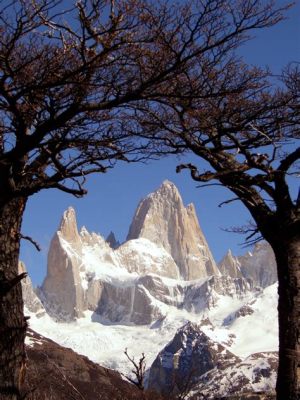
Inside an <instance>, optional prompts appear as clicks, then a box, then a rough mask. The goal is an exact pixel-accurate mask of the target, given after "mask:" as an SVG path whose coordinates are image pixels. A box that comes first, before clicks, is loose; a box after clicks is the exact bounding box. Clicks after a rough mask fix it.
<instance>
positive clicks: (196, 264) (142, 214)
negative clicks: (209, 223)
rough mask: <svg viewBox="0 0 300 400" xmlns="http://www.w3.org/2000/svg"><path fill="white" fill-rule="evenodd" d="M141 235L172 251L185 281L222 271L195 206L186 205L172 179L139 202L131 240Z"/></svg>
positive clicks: (131, 230)
mask: <svg viewBox="0 0 300 400" xmlns="http://www.w3.org/2000/svg"><path fill="white" fill-rule="evenodd" d="M138 238H146V239H149V240H151V242H153V243H156V244H157V245H158V246H162V247H163V248H164V249H165V250H166V251H167V252H168V253H169V254H171V256H172V257H173V259H174V261H175V263H176V264H177V265H178V268H179V272H180V276H181V278H182V279H184V280H192V279H199V278H204V277H206V276H209V275H218V274H219V270H218V268H217V266H216V263H215V261H214V259H213V256H212V254H211V252H210V250H209V247H208V244H207V242H206V239H205V237H204V235H203V232H202V230H201V228H200V226H199V222H198V219H197V215H196V211H195V207H194V205H193V204H189V205H188V206H187V207H184V205H183V202H182V199H181V196H180V194H179V192H178V189H177V188H176V186H175V185H174V184H173V183H172V182H169V181H164V182H163V184H162V185H161V186H160V187H159V189H158V190H156V191H155V192H154V193H151V194H150V195H149V196H147V197H146V198H145V199H143V200H142V201H141V202H140V204H139V205H138V207H137V210H136V212H135V215H134V217H133V221H132V223H131V225H130V228H129V232H128V236H127V240H130V239H138Z"/></svg>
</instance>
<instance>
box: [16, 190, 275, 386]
mask: <svg viewBox="0 0 300 400" xmlns="http://www.w3.org/2000/svg"><path fill="white" fill-rule="evenodd" d="M165 203H166V204H165ZM193 210H194V209H193V207H191V206H190V207H187V208H185V207H184V206H183V203H182V200H181V197H180V195H179V193H178V190H177V188H176V187H175V186H174V185H173V184H172V183H170V182H164V183H163V185H162V186H161V187H160V188H159V189H158V190H157V191H156V192H155V193H153V194H151V195H149V196H148V197H147V198H146V199H145V201H142V202H141V203H140V206H139V207H138V209H137V212H136V215H135V217H134V219H133V223H132V225H131V228H130V232H129V240H127V241H126V242H125V243H123V244H122V245H118V246H117V245H116V246H114V245H112V243H114V242H115V241H114V238H113V237H112V235H110V236H111V237H110V239H111V240H110V241H106V240H105V239H104V238H103V237H102V236H101V235H99V234H96V233H89V232H88V231H87V229H86V228H82V229H81V230H80V232H79V231H78V228H77V222H76V214H75V211H74V209H72V208H69V209H68V210H67V211H66V212H65V213H64V215H63V217H62V220H61V223H60V226H59V229H58V231H57V232H56V233H55V234H54V236H53V239H52V242H51V245H50V249H49V254H48V269H47V276H46V278H45V281H44V283H43V285H42V287H41V288H39V290H38V294H39V296H40V299H41V300H42V302H43V305H42V306H41V307H43V306H44V307H45V309H46V311H47V313H48V314H47V313H46V312H45V311H44V312H43V313H42V314H41V313H40V314H39V315H38V314H37V313H36V311H35V309H33V308H32V307H31V306H30V302H29V301H27V300H26V296H25V304H26V307H27V308H26V315H29V316H30V317H31V319H30V327H31V328H32V329H34V330H35V331H37V332H39V333H41V334H43V335H44V336H46V337H49V338H51V339H52V340H54V341H55V342H57V343H59V344H60V345H62V346H66V347H71V348H72V349H73V350H75V351H76V352H78V353H80V354H83V355H86V356H87V357H89V358H90V359H91V360H92V361H95V362H98V363H100V364H102V365H104V366H107V367H109V368H114V369H118V370H119V371H122V372H123V373H125V374H126V373H130V370H131V365H130V364H129V363H128V360H127V358H126V357H125V355H124V354H123V353H124V349H125V348H127V349H128V352H129V354H131V355H132V356H134V357H135V358H136V359H138V358H139V356H140V355H141V354H142V353H145V354H146V361H147V366H148V368H150V365H151V363H152V362H153V361H154V360H155V359H156V357H157V354H158V353H159V351H161V350H162V349H163V348H164V347H165V346H166V345H167V344H168V343H169V342H170V340H172V338H176V335H177V336H178V330H180V329H181V328H182V326H184V325H185V326H188V325H186V324H187V323H188V322H191V323H194V324H196V325H197V326H201V332H202V333H201V335H200V336H201V337H204V336H203V335H205V337H207V338H208V339H205V340H207V341H209V343H210V346H212V347H214V348H219V347H218V346H223V347H222V349H223V348H224V349H225V350H224V351H225V352H227V351H229V352H231V353H232V354H233V355H232V357H233V358H234V359H235V364H234V365H237V363H241V362H243V361H244V360H245V358H246V357H248V358H249V357H251V354H253V353H262V352H273V351H276V350H277V346H278V339H277V336H278V333H277V323H276V321H277V316H276V313H277V307H276V305H277V287H276V284H273V285H272V286H268V287H266V288H264V287H265V286H266V285H267V283H268V282H273V281H274V274H273V272H272V271H274V266H273V264H272V265H271V267H270V268H271V272H265V271H264V270H265V268H269V265H270V263H272V262H274V260H273V261H272V258H271V256H270V252H269V249H268V248H267V247H265V245H264V244H262V245H261V246H256V247H255V248H254V251H253V253H252V254H251V255H250V254H248V255H246V256H245V257H244V258H242V257H239V258H238V259H237V258H235V257H234V256H233V255H232V254H231V253H229V254H227V256H226V257H225V258H224V259H223V262H222V263H221V264H220V266H219V267H220V270H219V269H218V268H217V267H216V265H215V263H214V261H213V258H212V256H211V254H210V251H209V248H208V246H207V243H206V241H205V238H204V236H203V233H202V232H201V230H200V227H199V225H198V221H197V217H196V215H195V213H194V211H193ZM111 241H112V242H111ZM196 249H198V250H197V251H196ZM204 256H205V257H204ZM203 257H204V258H203ZM192 259H193V260H194V261H193V263H191V260H192ZM204 259H205V260H206V261H205V262H204V264H203V260H204ZM201 260H202V261H201ZM251 261H252V262H253V265H254V272H251V273H250V272H249V274H248V272H247V271H250V269H251ZM183 264H184V265H183ZM197 266H198V268H199V271H198V272H197ZM272 268H273V269H272ZM220 271H221V272H220ZM245 271H246V272H247V273H246V272H245ZM247 274H248V275H247ZM191 277H197V278H196V279H192V280H191V279H188V278H191ZM257 285H258V286H257ZM259 286H260V287H259ZM23 290H24V293H25V288H24V287H23ZM26 290H27V292H28V290H29V289H28V287H27V289H26ZM30 290H31V289H30ZM27 297H28V296H27ZM28 298H30V297H28ZM196 336H197V335H196ZM174 340H175V339H174ZM191 340H192V339H191ZM195 343H196V342H195ZM182 348H183V349H184V346H183V347H182ZM182 348H179V347H178V349H177V352H178V351H179V352H180V354H181V353H182V355H183V358H182V360H183V362H184V363H185V361H184V359H185V358H186V357H187V354H185V353H184V350H182ZM180 349H181V350H180ZM222 351H223V350H222ZM263 354H264V353H263ZM263 357H264V356H263V355H261V356H260V359H263ZM268 357H269V356H268ZM268 357H267V358H268ZM257 362H258V361H257ZM221 364H222V371H223V370H224V371H225V372H226V371H227V372H228V371H229V372H228V374H229V373H230V370H229V369H228V370H227V369H226V368H227V364H226V365H225V364H224V362H221ZM254 364H255V363H254ZM254 364H253V365H254ZM251 365H252V364H251ZM255 365H256V364H255ZM211 367H212V368H211V369H212V371H211V372H209V371H207V372H204V371H202V372H203V373H208V374H215V375H214V376H215V378H213V375H209V376H208V378H207V379H208V380H209V379H216V380H222V379H221V377H220V375H218V373H217V372H213V370H214V368H215V367H216V366H215V365H211ZM228 368H229V367H228ZM232 368H237V369H236V370H234V371H236V372H234V375H235V376H236V380H237V381H241V380H242V381H243V379H244V378H241V376H240V375H239V374H238V372H237V371H238V367H232ZM253 368H254V369H255V368H256V367H255V366H254V367H253ZM225 372H224V374H225ZM227 372H226V373H227ZM203 373H202V374H201V376H202V375H203ZM272 374H273V372H272ZM171 375H172V374H171ZM171 375H170V379H171ZM225 375H226V374H225ZM210 377H212V378H210ZM269 377H270V382H271V383H270V385H271V386H272V385H273V383H274V382H273V381H272V379H273V375H272V379H271V375H270V376H269ZM198 378H199V379H198ZM198 378H197V380H198V383H199V385H200V384H201V382H200V381H201V379H200V376H198ZM166 379H168V378H166ZM224 379H225V378H224ZM251 382H252V381H251ZM251 382H250V383H249V385H250V386H251V385H252V383H251ZM272 382H273V383H272ZM196 383H197V382H195V384H196ZM251 387H252V386H251ZM253 388H254V386H253ZM224 390H225V389H224Z"/></svg>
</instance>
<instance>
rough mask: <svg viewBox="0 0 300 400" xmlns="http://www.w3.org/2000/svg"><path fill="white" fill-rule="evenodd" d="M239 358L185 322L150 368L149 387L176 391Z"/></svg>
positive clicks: (166, 392) (181, 390)
mask: <svg viewBox="0 0 300 400" xmlns="http://www.w3.org/2000/svg"><path fill="white" fill-rule="evenodd" d="M240 361H241V360H240V359H239V358H238V357H236V356H235V355H234V354H233V353H231V352H230V351H228V350H227V349H226V348H225V347H224V346H223V345H222V344H220V343H217V342H215V341H213V340H212V339H210V338H209V336H207V335H206V334H205V333H204V332H203V331H202V330H201V328H200V327H199V326H198V325H197V324H195V323H191V322H188V323H187V324H185V325H184V326H183V327H181V328H180V329H178V331H177V332H176V334H175V336H174V337H173V339H172V340H171V341H170V342H169V343H168V344H167V345H166V346H165V348H164V349H163V350H161V351H160V352H159V354H158V355H157V357H156V359H155V360H154V362H153V364H152V365H151V368H150V372H149V380H148V387H149V388H150V389H155V390H156V391H157V392H160V393H162V394H165V395H170V394H175V395H176V394H178V393H182V392H184V391H187V390H188V391H189V390H190V389H191V388H192V387H193V386H194V385H195V384H196V383H198V382H199V379H200V377H201V376H202V375H203V374H205V373H206V372H208V371H210V370H212V369H214V368H222V369H223V368H226V367H227V366H229V365H234V364H237V363H238V362H240Z"/></svg>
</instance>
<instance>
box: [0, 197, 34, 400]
mask: <svg viewBox="0 0 300 400" xmlns="http://www.w3.org/2000/svg"><path fill="white" fill-rule="evenodd" d="M0 200H1V199H0ZM2 204H4V205H1V206H0V399H1V400H18V399H19V398H20V390H21V385H22V381H23V377H24V372H25V366H26V364H25V362H26V354H25V345H24V341H25V334H26V327H27V324H26V320H25V318H24V314H23V299H22V288H21V283H20V281H21V278H22V277H23V275H24V274H21V275H18V261H19V250H20V229H21V223H22V216H23V213H24V209H25V205H26V199H25V198H15V199H13V200H8V201H3V202H2Z"/></svg>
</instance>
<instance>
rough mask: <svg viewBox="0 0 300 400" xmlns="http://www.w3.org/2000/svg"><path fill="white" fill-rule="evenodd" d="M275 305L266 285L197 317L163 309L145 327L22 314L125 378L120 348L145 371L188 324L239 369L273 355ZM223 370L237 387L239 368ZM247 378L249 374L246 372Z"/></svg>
mask: <svg viewBox="0 0 300 400" xmlns="http://www.w3.org/2000/svg"><path fill="white" fill-rule="evenodd" d="M244 300H246V299H244ZM276 300H277V287H276V285H272V286H270V287H268V288H266V289H265V290H264V291H262V292H261V293H254V294H252V295H251V296H250V295H249V296H248V297H247V301H246V302H245V301H243V300H242V299H240V300H238V299H234V298H233V297H231V296H230V295H227V296H220V297H219V299H218V303H217V304H216V305H215V306H214V307H212V308H211V309H210V310H209V309H206V310H204V311H203V312H202V313H200V314H195V313H193V312H188V311H186V310H183V309H182V310H180V309H178V308H177V307H174V306H171V305H170V306H165V307H166V309H165V314H166V316H165V317H163V318H161V319H158V320H157V321H155V322H153V323H151V324H148V325H124V324H112V323H111V321H109V320H107V319H105V318H102V317H100V316H99V315H97V314H95V313H92V312H90V311H87V312H85V316H84V318H79V319H77V320H76V321H73V322H71V323H61V322H55V321H54V320H53V319H51V318H50V317H49V316H48V315H44V316H43V317H40V318H38V317H37V316H36V315H35V314H34V313H30V312H28V311H26V314H27V315H30V316H31V319H30V327H31V328H32V329H34V330H35V331H37V332H39V333H41V334H43V335H44V336H46V337H49V338H50V339H52V340H54V341H55V342H57V343H59V344H60V345H62V346H65V347H70V348H72V349H73V350H75V351H76V352H78V353H79V354H83V355H86V356H87V357H89V358H90V359H91V360H92V361H95V362H97V363H99V364H101V365H103V366H106V367H109V368H113V369H117V370H119V371H121V372H123V373H124V374H130V370H131V365H130V364H129V363H128V360H127V359H126V357H125V355H124V350H125V348H127V349H128V352H129V354H130V355H132V356H134V357H135V359H139V357H140V356H141V354H142V353H145V354H146V362H147V367H148V368H149V367H150V366H151V364H152V363H153V361H154V360H155V358H156V357H157V354H158V352H159V351H160V350H161V349H163V348H164V347H165V346H166V345H167V344H168V343H169V341H170V340H171V339H172V338H173V337H174V336H175V335H176V332H177V330H178V329H180V328H181V327H182V326H183V325H185V324H186V323H187V322H188V321H192V322H194V323H196V324H199V325H201V329H202V331H203V332H204V333H205V334H206V335H207V336H208V337H209V338H210V340H212V341H213V342H215V343H219V344H220V345H222V346H224V348H226V349H228V350H229V351H230V352H231V353H233V354H234V355H235V356H236V357H239V358H240V360H239V362H240V363H244V364H242V365H246V366H247V365H248V364H247V363H248V361H249V357H250V358H251V354H254V353H259V352H263V351H264V352H272V351H273V352H274V351H277V347H278V340H277V326H276V319H275V314H276ZM245 303H246V304H247V306H249V307H251V309H252V310H253V312H252V313H249V314H246V315H243V313H239V310H241V309H242V307H243V305H244V304H245ZM266 310H268V312H266ZM229 317H230V318H231V320H230V323H229V322H228V321H229ZM268 359H269V354H268V355H266V357H265V361H264V356H263V355H261V356H260V359H259V362H260V363H263V362H265V363H268V362H269V361H268ZM257 362H258V361H257ZM251 365H252V364H251ZM253 365H254V364H253ZM255 365H256V364H255ZM255 365H254V367H253V370H254V369H255V368H256V367H255ZM223 368H225V366H223ZM228 368H229V367H228ZM228 368H227V367H226V369H225V370H224V374H225V375H228V376H230V374H231V372H232V373H234V376H235V377H236V378H234V379H233V378H232V382H233V381H234V382H240V381H241V375H240V373H239V372H238V371H240V369H239V364H238V363H237V364H236V365H235V366H232V367H230V368H232V369H230V368H229V369H228ZM251 368H252V367H251ZM248 373H249V374H250V372H249V371H248ZM212 374H214V375H212ZM220 374H221V375H222V374H223V369H222V368H221V370H217V371H214V372H211V373H210V375H209V376H208V378H209V379H210V380H215V379H218V380H221V375H220ZM274 374H275V372H274V368H273V370H272V373H271V374H270V379H267V378H266V380H265V383H264V385H265V387H267V386H268V385H269V386H268V387H273V388H274V384H275V377H274ZM225 375H224V376H225ZM222 376H223V375H222ZM224 379H225V378H224ZM247 384H248V387H251V388H253V389H257V388H261V386H259V385H256V386H255V385H254V384H253V385H252V384H251V382H248V383H247ZM199 385H201V382H200V384H199ZM251 385H252V386H251ZM199 387H201V386H199ZM236 387H238V383H237V384H236ZM201 388H202V387H201ZM195 390H196V389H195ZM201 390H202V389H201Z"/></svg>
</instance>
